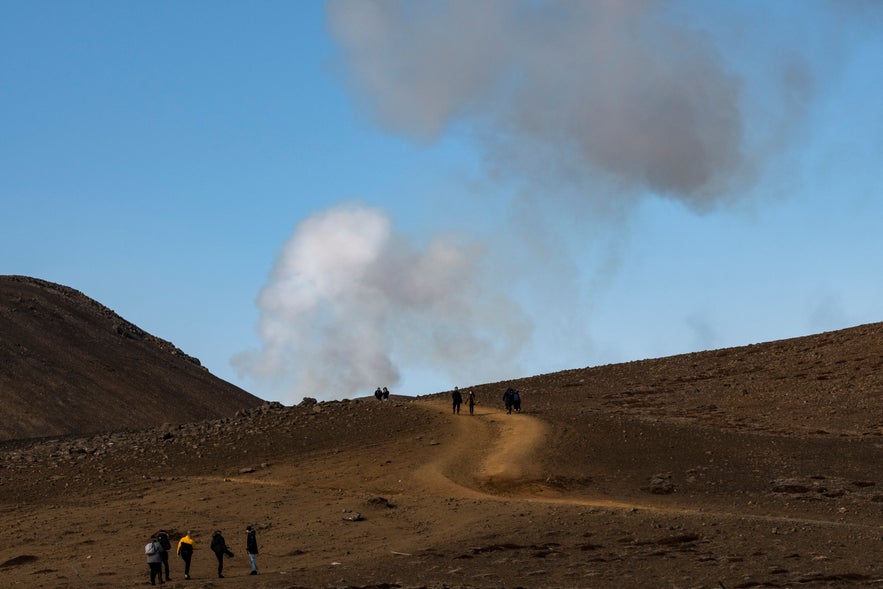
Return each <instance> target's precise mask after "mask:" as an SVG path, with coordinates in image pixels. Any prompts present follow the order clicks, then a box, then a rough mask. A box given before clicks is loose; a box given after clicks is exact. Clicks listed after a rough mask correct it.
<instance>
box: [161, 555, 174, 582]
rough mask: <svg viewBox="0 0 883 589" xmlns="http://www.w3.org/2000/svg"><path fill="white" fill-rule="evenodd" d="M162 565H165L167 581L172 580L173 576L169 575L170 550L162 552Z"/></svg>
mask: <svg viewBox="0 0 883 589" xmlns="http://www.w3.org/2000/svg"><path fill="white" fill-rule="evenodd" d="M162 565H163V568H164V569H165V570H166V581H171V580H172V577H171V575H169V553H168V552H163V553H162Z"/></svg>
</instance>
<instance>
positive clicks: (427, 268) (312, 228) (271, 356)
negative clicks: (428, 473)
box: [233, 204, 530, 400]
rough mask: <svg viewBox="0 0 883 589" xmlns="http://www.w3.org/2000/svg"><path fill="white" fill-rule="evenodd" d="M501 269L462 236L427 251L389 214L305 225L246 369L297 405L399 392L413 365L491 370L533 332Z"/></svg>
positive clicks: (264, 299)
mask: <svg viewBox="0 0 883 589" xmlns="http://www.w3.org/2000/svg"><path fill="white" fill-rule="evenodd" d="M492 275H493V273H492V272H489V271H488V268H486V267H484V256H483V252H482V251H481V249H480V248H478V247H477V246H474V245H469V244H465V245H464V244H463V240H462V239H458V240H457V241H456V243H455V241H454V238H453V237H445V236H442V235H439V236H436V237H435V239H433V240H432V242H431V243H429V244H428V245H427V246H426V247H424V248H418V247H417V246H416V245H415V244H414V243H412V242H411V241H410V240H409V239H408V238H407V237H405V236H403V235H397V234H396V233H395V232H394V231H393V228H392V226H391V222H390V220H389V219H388V218H387V217H386V215H385V214H384V213H382V212H381V211H378V210H376V209H371V208H368V207H365V206H361V205H355V204H345V205H340V206H337V207H335V208H332V209H329V210H327V211H323V212H321V213H318V214H316V215H314V216H312V217H310V218H309V219H307V220H305V221H303V222H301V223H300V224H299V225H298V226H297V228H296V229H295V231H294V233H293V235H292V236H291V238H290V239H289V240H288V242H287V243H286V244H285V246H284V247H283V249H282V252H281V254H280V256H279V259H278V260H277V263H276V266H275V268H274V270H273V273H272V276H271V277H270V281H269V284H267V286H265V287H264V288H263V290H262V291H261V293H260V296H259V297H258V303H257V304H258V308H259V309H260V311H261V318H260V325H259V332H260V337H261V341H262V343H263V347H262V349H261V350H258V351H251V352H246V353H243V354H240V355H239V356H237V357H236V358H234V361H233V363H234V366H235V367H236V368H237V369H238V370H239V371H240V373H241V374H247V375H249V376H252V377H255V378H259V379H262V380H265V381H275V382H276V383H277V389H278V390H279V391H281V392H282V393H283V394H284V395H285V396H286V397H287V398H286V400H295V399H300V398H302V397H305V396H306V397H316V398H319V399H325V400H328V399H339V398H343V397H351V396H357V395H359V394H361V395H366V394H370V393H371V392H373V390H374V387H376V386H389V387H391V388H393V390H394V392H399V391H395V389H394V387H395V385H396V384H398V382H399V379H400V376H401V375H400V373H399V368H398V366H399V363H401V362H405V363H407V364H408V365H409V366H415V365H416V366H418V367H419V366H423V367H427V365H426V363H427V362H428V361H430V360H431V365H430V366H428V367H429V368H432V369H434V370H437V371H441V372H446V371H447V372H449V373H450V376H451V377H452V378H456V379H461V378H473V379H480V378H484V377H487V376H488V375H489V374H494V373H496V371H498V370H500V369H505V367H507V366H508V365H509V364H508V363H509V359H510V358H511V357H512V355H513V354H514V353H515V352H517V350H518V349H519V348H520V347H521V345H522V344H523V343H524V341H525V340H526V339H527V337H528V336H529V333H530V324H529V322H528V321H527V319H526V317H525V315H524V314H523V313H522V312H521V310H520V309H519V308H518V307H517V305H515V304H514V303H513V302H512V301H511V300H510V299H509V298H508V297H507V296H506V293H505V291H504V290H502V289H501V288H499V287H496V286H494V284H493V278H492ZM427 359H430V360H427ZM476 359H480V360H481V362H476V361H475V360H476ZM417 392H429V391H417Z"/></svg>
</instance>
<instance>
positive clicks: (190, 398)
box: [0, 276, 262, 440]
mask: <svg viewBox="0 0 883 589" xmlns="http://www.w3.org/2000/svg"><path fill="white" fill-rule="evenodd" d="M261 402H262V401H261V400H260V399H258V398H257V397H255V396H253V395H251V394H249V393H247V392H246V391H243V390H242V389H240V388H238V387H236V386H234V385H231V384H230V383H228V382H225V381H223V380H221V379H219V378H217V377H215V376H213V375H212V374H210V373H209V372H208V371H207V370H206V369H205V368H203V367H202V366H201V365H200V363H199V360H197V359H196V358H193V357H191V356H188V355H187V354H185V353H184V352H182V351H181V350H180V349H178V348H177V347H176V346H175V345H173V344H172V343H170V342H167V341H165V340H162V339H160V338H158V337H155V336H153V335H151V334H149V333H147V332H145V331H144V330H142V329H140V328H139V327H137V326H135V325H133V324H132V323H130V322H128V321H126V320H125V319H123V318H122V317H120V316H119V315H117V314H116V313H114V312H113V311H111V310H110V309H108V308H107V307H105V306H103V305H101V304H100V303H98V302H97V301H94V300H92V299H90V298H89V297H87V296H85V295H84V294H83V293H81V292H79V291H76V290H74V289H72V288H68V287H66V286H62V285H58V284H53V283H50V282H46V281H43V280H38V279H35V278H27V277H23V276H0V413H2V414H3V420H2V421H0V440H4V439H15V438H29V437H38V436H57V435H64V434H77V433H79V434H82V433H89V432H98V431H111V430H119V429H132V428H139V429H140V428H144V427H146V426H151V425H160V424H163V423H186V422H190V421H197V420H203V419H214V418H218V417H224V416H232V415H233V414H234V413H235V412H236V411H238V410H240V409H246V408H249V407H255V406H257V405H260V404H261Z"/></svg>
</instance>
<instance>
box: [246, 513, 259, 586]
mask: <svg viewBox="0 0 883 589" xmlns="http://www.w3.org/2000/svg"><path fill="white" fill-rule="evenodd" d="M245 534H246V536H245V552H247V553H248V562H249V563H250V564H251V574H252V575H256V574H258V539H257V535H256V534H255V531H254V528H253V527H251V526H250V525H248V526H245Z"/></svg>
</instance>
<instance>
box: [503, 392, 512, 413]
mask: <svg viewBox="0 0 883 589" xmlns="http://www.w3.org/2000/svg"><path fill="white" fill-rule="evenodd" d="M514 392H515V389H513V388H512V387H509V388H508V389H506V392H505V393H503V404H504V405H505V406H506V413H512V402H513V401H514V398H513V393H514Z"/></svg>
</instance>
